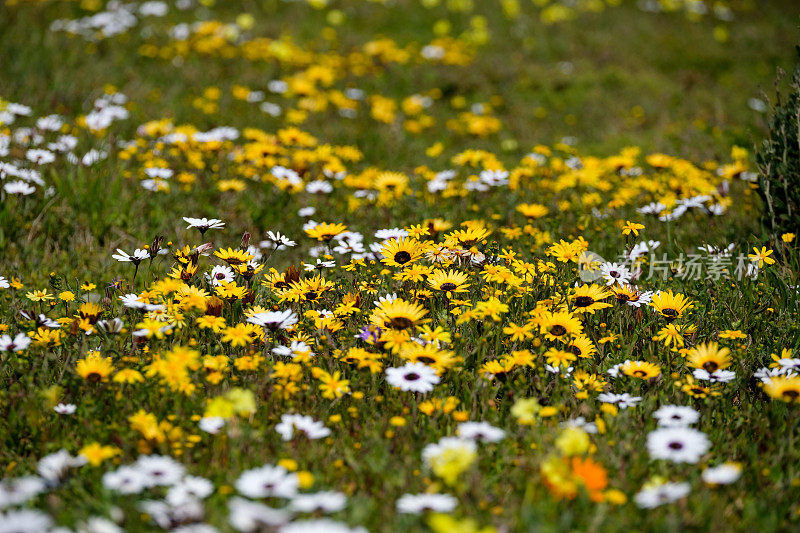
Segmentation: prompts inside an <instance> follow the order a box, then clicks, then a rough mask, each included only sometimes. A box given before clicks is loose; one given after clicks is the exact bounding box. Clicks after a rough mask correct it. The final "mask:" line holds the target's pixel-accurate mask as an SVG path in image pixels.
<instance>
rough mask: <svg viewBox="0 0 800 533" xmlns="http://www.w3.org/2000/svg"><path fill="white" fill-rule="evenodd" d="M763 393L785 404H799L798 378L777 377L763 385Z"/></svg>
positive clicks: (799, 386) (799, 379) (799, 388)
mask: <svg viewBox="0 0 800 533" xmlns="http://www.w3.org/2000/svg"><path fill="white" fill-rule="evenodd" d="M764 392H766V393H767V394H768V395H769V396H770V397H771V398H775V399H776V400H780V401H782V402H787V403H800V377H799V376H777V377H774V378H770V379H769V381H767V382H766V383H764Z"/></svg>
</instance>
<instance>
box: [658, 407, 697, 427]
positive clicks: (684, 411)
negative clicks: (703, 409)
mask: <svg viewBox="0 0 800 533" xmlns="http://www.w3.org/2000/svg"><path fill="white" fill-rule="evenodd" d="M653 417H654V418H656V419H657V420H658V425H659V426H661V427H686V426H689V425H691V424H694V423H695V422H697V421H698V420H699V419H700V413H698V412H697V411H696V410H694V409H693V408H691V407H688V406H684V405H662V406H661V407H659V408H658V410H657V411H656V412H654V413H653Z"/></svg>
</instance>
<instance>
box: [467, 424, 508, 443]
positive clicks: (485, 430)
mask: <svg viewBox="0 0 800 533" xmlns="http://www.w3.org/2000/svg"><path fill="white" fill-rule="evenodd" d="M456 434H457V435H458V436H459V437H461V438H462V439H469V440H474V441H479V442H499V441H501V440H503V438H505V436H506V432H505V431H503V430H502V429H500V428H496V427H494V426H493V425H491V424H489V423H488V422H462V423H461V424H459V425H458V428H457V429H456Z"/></svg>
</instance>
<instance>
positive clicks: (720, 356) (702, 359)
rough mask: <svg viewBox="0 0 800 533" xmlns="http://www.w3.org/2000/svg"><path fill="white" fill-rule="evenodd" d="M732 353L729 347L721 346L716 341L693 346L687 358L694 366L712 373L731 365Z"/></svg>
mask: <svg viewBox="0 0 800 533" xmlns="http://www.w3.org/2000/svg"><path fill="white" fill-rule="evenodd" d="M730 353H731V351H730V350H729V349H728V348H720V347H719V345H718V344H717V343H716V342H709V343H703V344H698V345H697V346H695V347H694V348H692V349H691V351H690V352H689V356H688V358H687V360H688V362H689V364H690V365H691V366H692V367H694V368H700V369H703V370H705V371H706V372H708V373H709V374H711V373H714V372H716V371H717V370H720V369H724V368H728V367H729V366H731V358H730Z"/></svg>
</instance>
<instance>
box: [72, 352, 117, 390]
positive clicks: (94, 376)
mask: <svg viewBox="0 0 800 533" xmlns="http://www.w3.org/2000/svg"><path fill="white" fill-rule="evenodd" d="M75 370H76V371H77V372H78V375H79V376H81V377H82V378H83V379H85V380H86V381H88V382H90V383H96V382H98V381H106V380H107V379H108V376H109V375H111V373H112V372H113V371H114V365H113V364H112V363H111V358H110V357H102V356H101V355H100V352H98V351H93V352H89V354H88V355H87V356H86V357H85V358H84V359H78V361H77V365H76V368H75Z"/></svg>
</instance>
